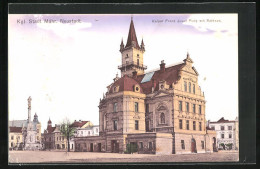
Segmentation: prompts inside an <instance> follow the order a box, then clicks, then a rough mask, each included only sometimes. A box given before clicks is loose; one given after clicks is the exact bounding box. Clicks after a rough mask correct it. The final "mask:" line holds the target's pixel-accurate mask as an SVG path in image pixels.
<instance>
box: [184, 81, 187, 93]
mask: <svg viewBox="0 0 260 169" xmlns="http://www.w3.org/2000/svg"><path fill="white" fill-rule="evenodd" d="M184 91H185V92H187V82H184Z"/></svg>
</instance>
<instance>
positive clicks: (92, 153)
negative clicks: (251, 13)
mask: <svg viewBox="0 0 260 169" xmlns="http://www.w3.org/2000/svg"><path fill="white" fill-rule="evenodd" d="M8 104H9V105H8V107H9V110H8V112H9V113H8V116H9V123H8V128H9V139H8V146H9V147H8V148H9V163H10V164H19V163H45V164H47V163H73V164H78V163H108V162H112V163H139V162H149V163H150V162H238V160H239V117H238V14H237V13H228V14H227V13H218V14H212V13H201V14H192V13H186V14H173V13H168V14H9V15H8Z"/></svg>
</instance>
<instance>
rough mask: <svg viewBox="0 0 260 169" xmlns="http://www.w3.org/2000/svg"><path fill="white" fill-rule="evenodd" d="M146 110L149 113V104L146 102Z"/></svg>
mask: <svg viewBox="0 0 260 169" xmlns="http://www.w3.org/2000/svg"><path fill="white" fill-rule="evenodd" d="M145 112H146V113H149V104H146V105H145Z"/></svg>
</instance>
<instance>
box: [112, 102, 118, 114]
mask: <svg viewBox="0 0 260 169" xmlns="http://www.w3.org/2000/svg"><path fill="white" fill-rule="evenodd" d="M113 110H114V112H117V103H114V108H113Z"/></svg>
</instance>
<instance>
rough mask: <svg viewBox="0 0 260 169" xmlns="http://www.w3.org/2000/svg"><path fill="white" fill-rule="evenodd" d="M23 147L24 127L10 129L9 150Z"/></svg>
mask: <svg viewBox="0 0 260 169" xmlns="http://www.w3.org/2000/svg"><path fill="white" fill-rule="evenodd" d="M22 146H23V134H22V127H9V148H10V149H21V148H22Z"/></svg>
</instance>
